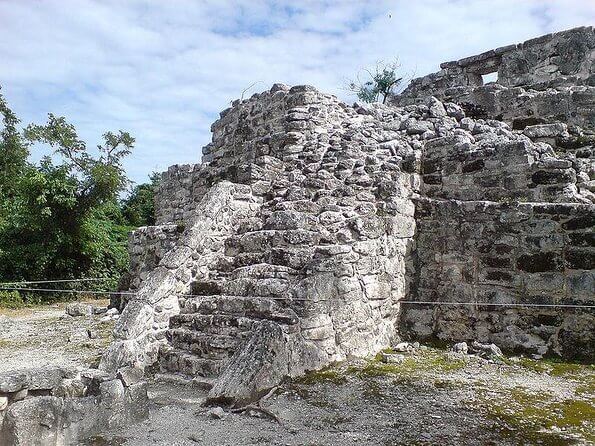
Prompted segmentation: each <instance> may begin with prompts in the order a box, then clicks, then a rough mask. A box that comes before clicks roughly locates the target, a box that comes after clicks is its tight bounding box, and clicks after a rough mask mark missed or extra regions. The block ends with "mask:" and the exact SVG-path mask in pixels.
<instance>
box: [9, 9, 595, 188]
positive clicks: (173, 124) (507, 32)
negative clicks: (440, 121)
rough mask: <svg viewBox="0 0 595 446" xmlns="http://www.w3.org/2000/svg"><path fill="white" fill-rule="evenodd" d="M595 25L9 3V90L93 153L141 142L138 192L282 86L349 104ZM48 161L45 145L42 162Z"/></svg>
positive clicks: (25, 113)
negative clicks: (371, 85) (236, 105)
mask: <svg viewBox="0 0 595 446" xmlns="http://www.w3.org/2000/svg"><path fill="white" fill-rule="evenodd" d="M594 23H595V1H592V0H560V1H554V0H551V1H548V0H415V1H414V0H406V1H401V0H392V1H388V0H387V1H383V0H371V1H364V0H361V1H349V0H345V1H313V0H300V1H295V0H294V1H287V2H285V1H260V0H237V1H231V0H229V1H227V0H204V1H189V0H169V1H166V0H155V1H145V0H142V1H141V0H130V1H116V0H114V1H110V0H106V1H92V0H45V1H42V0H0V61H2V62H1V63H0V84H1V85H2V86H3V90H2V91H3V94H4V95H5V97H6V98H7V99H8V101H9V103H10V104H11V105H12V107H13V109H14V110H15V111H16V112H17V114H18V115H19V116H20V117H21V118H22V120H23V122H24V123H29V122H43V121H44V120H45V117H46V114H47V113H48V112H53V113H54V114H58V115H64V116H66V117H67V119H69V120H70V121H71V122H73V123H74V124H75V125H76V127H77V129H79V134H80V136H82V137H83V138H84V139H85V140H86V141H87V143H88V146H90V147H93V146H95V144H97V143H98V142H99V140H100V137H101V134H102V133H104V132H105V131H107V130H118V129H122V130H127V131H129V132H130V133H131V134H132V135H133V136H135V137H136V140H137V145H136V149H135V151H134V153H133V154H132V155H131V157H130V158H129V159H128V160H127V161H126V164H125V167H126V169H127V171H128V173H129V175H130V177H131V178H132V179H133V180H134V181H136V182H143V181H146V179H147V175H148V174H149V173H150V172H151V171H154V170H157V171H161V170H165V169H166V168H167V166H169V165H171V164H176V163H193V162H198V161H199V160H200V153H201V147H202V146H203V145H204V144H206V143H207V142H208V141H209V140H210V137H211V136H210V130H209V129H210V125H211V123H212V121H213V120H214V119H215V118H216V116H217V115H218V113H219V111H221V110H223V109H224V108H226V107H227V106H228V105H229V103H230V102H231V101H233V100H234V99H236V98H238V97H239V96H240V95H241V93H242V91H243V90H244V89H245V88H246V87H248V86H249V85H251V84H253V83H255V82H256V85H255V86H254V87H253V88H252V89H251V90H250V92H249V93H248V95H249V94H251V93H253V92H257V91H262V90H265V89H267V88H269V87H270V85H271V84H273V83H274V82H284V83H287V84H290V85H295V84H311V85H315V86H316V87H317V88H319V89H321V90H324V91H327V92H330V93H333V94H336V95H338V96H339V97H341V98H342V99H344V100H347V101H350V102H351V101H353V100H354V98H353V97H352V96H350V95H349V93H348V92H347V91H345V85H346V82H347V80H348V79H349V78H353V77H355V76H356V75H357V73H358V72H360V71H361V70H362V68H364V67H367V66H371V65H374V64H375V62H376V61H378V60H381V59H384V60H392V59H394V58H395V57H398V58H399V60H400V62H401V64H402V66H403V72H404V73H406V74H410V73H414V74H416V75H417V76H419V75H423V74H426V73H429V72H432V71H436V70H437V69H438V68H439V67H438V66H439V63H440V62H443V61H447V60H453V59H458V58H462V57H465V56H468V55H472V54H475V53H478V52H481V51H485V50H488V49H491V48H495V47H498V46H502V45H506V44H510V43H515V42H520V41H523V40H526V39H529V38H531V37H535V36H538V35H541V34H545V33H548V32H553V31H560V30H563V29H567V28H572V27H575V26H581V25H590V24H594ZM47 153H49V151H48V149H47V148H45V147H37V148H36V149H35V150H34V153H33V156H34V157H35V158H39V157H40V156H41V155H42V154H47Z"/></svg>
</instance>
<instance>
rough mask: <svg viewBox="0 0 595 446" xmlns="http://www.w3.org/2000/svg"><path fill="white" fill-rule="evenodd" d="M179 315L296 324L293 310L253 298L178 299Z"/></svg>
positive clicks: (223, 296) (269, 301) (270, 301)
mask: <svg viewBox="0 0 595 446" xmlns="http://www.w3.org/2000/svg"><path fill="white" fill-rule="evenodd" d="M180 313H181V314H191V313H198V314H203V315H209V314H226V315H229V316H236V317H239V316H243V317H247V318H250V319H257V320H259V319H271V320H276V321H279V322H282V323H285V324H295V323H297V316H296V315H295V313H294V312H293V310H291V309H289V308H284V307H283V306H282V301H277V300H273V299H269V298H266V297H254V296H230V295H219V296H197V297H185V298H181V299H180Z"/></svg>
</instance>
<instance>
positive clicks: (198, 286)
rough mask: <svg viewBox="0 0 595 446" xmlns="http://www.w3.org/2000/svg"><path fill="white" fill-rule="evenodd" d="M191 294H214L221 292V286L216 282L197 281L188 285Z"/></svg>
mask: <svg viewBox="0 0 595 446" xmlns="http://www.w3.org/2000/svg"><path fill="white" fill-rule="evenodd" d="M190 290H191V291H190V292H191V294H194V295H195V296H216V295H219V294H221V286H220V285H219V283H217V282H211V281H197V282H193V283H192V285H191V286H190Z"/></svg>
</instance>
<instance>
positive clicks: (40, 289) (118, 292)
mask: <svg viewBox="0 0 595 446" xmlns="http://www.w3.org/2000/svg"><path fill="white" fill-rule="evenodd" d="M0 290H4V291H41V292H42V293H75V294H128V295H134V294H136V293H133V292H130V291H92V290H89V291H85V290H59V289H52V288H23V287H5V286H0Z"/></svg>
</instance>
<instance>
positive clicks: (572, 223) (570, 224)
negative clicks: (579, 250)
mask: <svg viewBox="0 0 595 446" xmlns="http://www.w3.org/2000/svg"><path fill="white" fill-rule="evenodd" d="M562 227H563V228H564V229H566V230H569V231H574V230H577V229H586V228H593V227H595V219H594V218H593V216H592V215H583V216H580V217H576V218H573V219H572V220H568V221H567V222H564V223H562Z"/></svg>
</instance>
